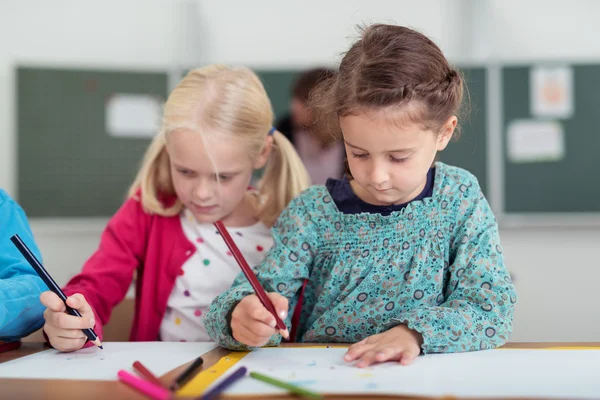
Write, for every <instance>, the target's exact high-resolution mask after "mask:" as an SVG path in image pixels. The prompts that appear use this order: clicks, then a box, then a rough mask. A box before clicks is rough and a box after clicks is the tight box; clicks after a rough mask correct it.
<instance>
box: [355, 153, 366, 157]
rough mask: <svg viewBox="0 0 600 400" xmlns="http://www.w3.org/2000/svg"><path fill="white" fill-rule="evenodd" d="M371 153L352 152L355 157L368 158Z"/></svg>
mask: <svg viewBox="0 0 600 400" xmlns="http://www.w3.org/2000/svg"><path fill="white" fill-rule="evenodd" d="M368 156H369V155H368V154H362V153H361V154H356V153H352V157H354V158H367V157H368Z"/></svg>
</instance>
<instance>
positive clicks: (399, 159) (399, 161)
mask: <svg viewBox="0 0 600 400" xmlns="http://www.w3.org/2000/svg"><path fill="white" fill-rule="evenodd" d="M390 161H391V162H393V163H399V164H401V163H403V162H406V161H408V157H405V158H396V157H392V156H390Z"/></svg>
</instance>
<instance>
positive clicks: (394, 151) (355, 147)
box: [344, 139, 415, 153]
mask: <svg viewBox="0 0 600 400" xmlns="http://www.w3.org/2000/svg"><path fill="white" fill-rule="evenodd" d="M344 143H346V144H347V145H348V146H350V147H352V148H354V149H356V150H361V151H367V150H365V149H362V148H360V147H358V146H355V145H353V144H352V143H350V142H348V141H347V140H345V139H344ZM413 150H415V147H407V148H406V149H398V150H388V151H386V153H409V152H411V151H413Z"/></svg>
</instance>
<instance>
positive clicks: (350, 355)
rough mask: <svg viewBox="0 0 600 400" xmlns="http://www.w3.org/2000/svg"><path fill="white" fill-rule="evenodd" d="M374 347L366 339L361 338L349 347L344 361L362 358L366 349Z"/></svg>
mask: <svg viewBox="0 0 600 400" xmlns="http://www.w3.org/2000/svg"><path fill="white" fill-rule="evenodd" d="M372 347H373V345H371V344H367V342H366V340H361V341H360V342H358V343H354V344H353V345H352V346H350V347H348V351H347V352H346V354H345V355H344V361H346V362H352V361H354V360H356V359H357V358H360V357H361V356H362V355H363V354H364V353H365V352H366V351H368V350H370V349H371V348H372Z"/></svg>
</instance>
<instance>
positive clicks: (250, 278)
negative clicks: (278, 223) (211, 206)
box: [215, 221, 289, 337]
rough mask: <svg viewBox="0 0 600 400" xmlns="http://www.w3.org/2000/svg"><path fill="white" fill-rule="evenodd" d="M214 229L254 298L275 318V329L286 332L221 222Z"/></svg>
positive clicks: (265, 294) (283, 324) (216, 223)
mask: <svg viewBox="0 0 600 400" xmlns="http://www.w3.org/2000/svg"><path fill="white" fill-rule="evenodd" d="M215 227H216V228H217V230H218V231H219V233H220V234H221V236H222V237H223V240H224V241H225V244H227V247H229V250H230V251H231V254H233V257H234V258H235V260H236V261H237V263H238V264H239V266H240V268H241V269H242V271H243V272H244V275H246V279H248V282H250V285H251V286H252V289H254V293H255V294H256V296H258V298H259V300H260V302H261V303H262V304H263V306H265V308H266V309H267V310H268V311H269V312H270V313H271V314H273V317H275V322H276V323H277V329H279V330H281V331H285V332H287V327H286V326H285V323H284V322H283V321H282V320H281V318H279V316H278V315H277V311H275V307H274V306H273V303H271V300H270V299H269V297H268V296H267V293H266V292H265V290H264V289H263V287H262V286H261V285H260V283H259V282H258V279H256V275H254V272H253V271H252V269H250V266H249V265H248V263H247V262H246V259H245V258H244V256H243V255H242V252H241V251H240V249H239V248H238V247H237V245H236V244H235V242H234V241H233V239H232V238H231V236H230V235H229V232H227V228H225V225H223V222H221V221H217V222H215ZM288 337H289V334H288Z"/></svg>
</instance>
